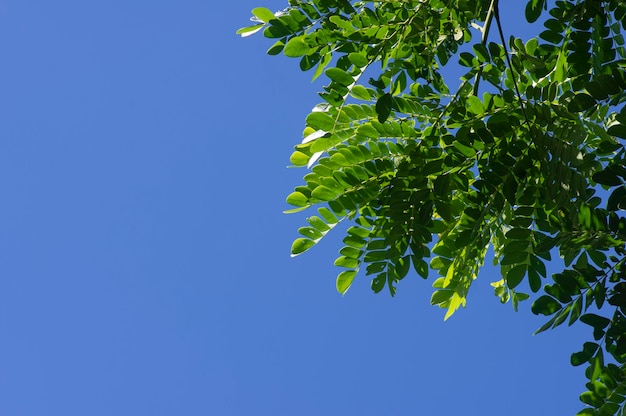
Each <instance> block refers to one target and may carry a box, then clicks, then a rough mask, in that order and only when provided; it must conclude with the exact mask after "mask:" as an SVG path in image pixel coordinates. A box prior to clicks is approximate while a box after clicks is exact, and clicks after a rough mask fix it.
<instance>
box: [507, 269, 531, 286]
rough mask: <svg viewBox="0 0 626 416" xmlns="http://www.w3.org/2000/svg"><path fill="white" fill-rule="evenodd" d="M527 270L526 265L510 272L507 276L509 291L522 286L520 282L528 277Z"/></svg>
mask: <svg viewBox="0 0 626 416" xmlns="http://www.w3.org/2000/svg"><path fill="white" fill-rule="evenodd" d="M526 269H527V265H526V264H519V265H517V266H514V267H512V268H511V270H509V272H508V273H507V274H506V284H507V286H508V287H509V289H514V288H515V287H516V286H517V285H519V284H520V282H521V281H522V279H524V276H525V275H526Z"/></svg>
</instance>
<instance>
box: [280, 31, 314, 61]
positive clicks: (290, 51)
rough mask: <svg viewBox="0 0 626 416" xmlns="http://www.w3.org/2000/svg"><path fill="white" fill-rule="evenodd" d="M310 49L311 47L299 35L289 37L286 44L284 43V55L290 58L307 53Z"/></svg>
mask: <svg viewBox="0 0 626 416" xmlns="http://www.w3.org/2000/svg"><path fill="white" fill-rule="evenodd" d="M311 51H312V48H311V47H310V46H309V44H308V43H307V42H306V41H305V40H304V39H303V38H302V37H301V36H297V37H294V38H291V39H289V41H288V42H287V44H286V45H285V50H284V52H285V56H288V57H290V58H297V57H299V56H304V55H307V54H308V53H309V52H311Z"/></svg>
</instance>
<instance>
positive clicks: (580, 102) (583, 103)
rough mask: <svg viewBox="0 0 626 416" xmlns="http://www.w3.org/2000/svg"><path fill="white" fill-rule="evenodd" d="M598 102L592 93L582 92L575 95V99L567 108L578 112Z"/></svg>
mask: <svg viewBox="0 0 626 416" xmlns="http://www.w3.org/2000/svg"><path fill="white" fill-rule="evenodd" d="M596 104H597V102H596V100H595V99H594V98H593V97H592V96H591V95H589V94H586V93H584V92H581V93H578V94H576V95H575V96H574V99H573V100H572V101H571V102H570V103H569V105H568V106H567V109H568V110H569V111H571V112H572V113H578V112H581V111H585V110H588V109H590V108H591V107H593V106H594V105H596Z"/></svg>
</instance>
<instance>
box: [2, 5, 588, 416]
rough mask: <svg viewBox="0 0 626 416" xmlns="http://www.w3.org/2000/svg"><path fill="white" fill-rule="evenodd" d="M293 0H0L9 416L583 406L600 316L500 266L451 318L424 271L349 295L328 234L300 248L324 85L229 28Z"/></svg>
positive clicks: (510, 14) (504, 410) (364, 282)
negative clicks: (574, 356)
mask: <svg viewBox="0 0 626 416" xmlns="http://www.w3.org/2000/svg"><path fill="white" fill-rule="evenodd" d="M501 3H502V6H501V7H502V9H503V12H504V14H506V17H507V22H508V23H507V24H508V26H507V31H508V33H512V32H514V31H515V30H518V29H519V28H516V27H515V25H516V24H518V23H519V24H521V23H523V14H522V12H521V10H523V6H524V4H525V1H514V0H503V1H502V2H501ZM285 5H286V0H265V1H262V0H259V2H257V1H256V0H255V1H248V0H245V1H232V2H226V1H221V2H211V1H206V0H204V1H194V0H189V1H180V2H175V1H151V2H147V1H132V0H126V1H108V2H93V1H78V0H74V1H70V0H59V1H49V0H46V1H42V0H39V1H36V0H32V1H30V0H19V1H17V0H13V1H0V63H1V64H0V415H2V416H4V415H7V416H47V415H54V416H56V415H62V416H74V415H76V416H79V415H80V416H84V415H89V416H105V415H106V416H108V415H116V416H127V415H128V416H130V415H133V416H135V415H149V416H157V415H185V416H195V415H242V416H248V415H359V416H360V415H434V416H439V415H441V416H447V415H459V414H466V415H486V416H490V415H494V416H495V415H508V416H518V415H519V416H521V415H524V416H526V415H529V414H534V415H567V414H573V413H575V412H576V411H577V410H579V408H580V407H581V405H580V403H579V402H578V399H577V396H578V395H579V394H580V393H581V392H582V391H583V390H584V376H583V371H582V369H581V368H572V367H571V366H570V364H569V354H570V353H571V352H575V351H577V350H578V349H579V348H580V347H581V345H582V342H583V341H584V340H587V338H590V337H591V331H590V328H587V327H585V326H584V325H582V324H579V325H577V326H575V327H573V328H570V329H567V328H559V329H557V330H555V331H552V332H550V333H547V334H542V335H539V336H534V337H533V336H532V335H531V334H532V332H533V331H534V330H535V329H536V328H537V327H539V326H540V325H541V324H542V323H543V322H544V319H543V318H541V317H536V316H533V315H532V314H531V313H530V311H529V308H530V303H529V302H528V303H525V304H522V305H521V312H519V313H517V314H516V313H514V312H513V311H512V308H511V306H510V305H505V306H502V305H500V304H499V301H498V299H497V298H495V297H494V296H493V295H492V288H491V287H490V286H489V283H490V282H491V281H494V280H498V279H499V277H498V276H497V274H496V273H495V272H494V271H493V270H487V271H486V272H485V273H483V274H482V275H481V276H480V277H479V280H478V281H477V282H476V284H475V287H474V291H473V293H472V294H471V295H470V298H469V303H468V308H467V309H465V310H461V311H459V312H458V313H457V314H456V315H455V316H454V317H453V318H451V319H450V320H449V321H448V322H445V323H444V322H442V318H443V311H442V310H439V309H437V308H434V307H431V306H429V304H428V299H429V297H430V294H431V292H432V288H431V287H430V282H425V281H423V280H422V279H420V278H419V277H417V276H414V275H411V276H410V277H407V278H406V279H405V280H404V281H403V282H402V283H401V284H400V286H399V290H398V295H397V296H396V298H394V299H391V298H390V297H389V296H388V295H387V294H386V293H382V294H380V295H374V294H372V293H371V291H370V289H369V279H368V278H366V277H364V276H360V277H358V278H357V280H356V281H355V284H354V286H353V287H352V289H351V290H350V292H349V293H348V295H347V296H345V297H343V298H342V297H341V296H340V295H338V294H337V293H336V292H335V288H334V284H335V283H334V278H335V275H336V273H337V270H336V269H335V268H334V267H333V266H332V260H333V259H334V256H335V254H336V252H337V249H338V248H339V247H340V235H339V234H337V235H335V236H332V235H331V236H329V237H328V241H326V242H325V243H324V244H322V245H321V246H319V247H317V248H316V249H314V250H313V251H312V252H310V253H307V254H306V255H304V256H300V257H298V258H295V259H291V258H290V257H289V247H290V244H291V241H292V239H293V238H295V237H296V229H297V227H298V226H300V225H301V224H302V223H303V221H304V217H303V216H297V215H295V216H286V215H284V214H282V210H283V209H285V208H287V206H286V204H285V203H284V197H285V196H286V195H287V194H288V193H289V192H290V191H291V189H292V188H293V186H295V185H296V184H298V183H299V181H300V178H301V176H302V174H303V171H302V170H291V169H286V166H287V165H288V158H289V155H290V153H291V149H292V146H293V145H294V144H295V143H297V142H298V141H299V140H300V139H301V136H300V134H301V132H302V128H303V120H304V117H305V116H306V114H308V112H309V110H310V109H311V108H312V107H313V106H314V105H315V104H316V103H317V102H318V101H319V99H318V98H317V97H316V94H315V91H317V90H318V89H319V88H320V87H321V85H322V83H316V84H313V85H312V84H311V83H310V75H311V74H303V73H300V72H299V70H298V65H297V61H295V60H289V59H287V58H284V57H278V58H277V57H268V56H266V55H265V50H266V49H267V48H268V47H269V46H270V44H271V42H270V41H268V40H266V39H263V38H262V37H261V36H254V37H251V38H247V39H240V38H239V37H238V36H236V35H235V33H234V32H235V30H236V29H237V28H239V27H241V26H245V25H247V24H248V18H249V15H250V14H249V11H250V9H251V8H253V7H256V6H267V7H269V8H271V9H274V10H278V9H282V8H283V7H284V6H285ZM512 7H514V9H513V8H512Z"/></svg>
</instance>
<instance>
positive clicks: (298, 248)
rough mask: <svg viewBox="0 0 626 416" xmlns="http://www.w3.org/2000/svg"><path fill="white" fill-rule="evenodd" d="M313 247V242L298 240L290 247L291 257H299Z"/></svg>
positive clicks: (303, 239)
mask: <svg viewBox="0 0 626 416" xmlns="http://www.w3.org/2000/svg"><path fill="white" fill-rule="evenodd" d="M314 245H315V241H313V240H310V239H308V238H298V239H296V240H295V241H294V242H293V244H292V245H291V257H295V256H297V255H300V254H302V253H304V252H305V251H307V250H308V249H310V248H311V247H313V246H314Z"/></svg>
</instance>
